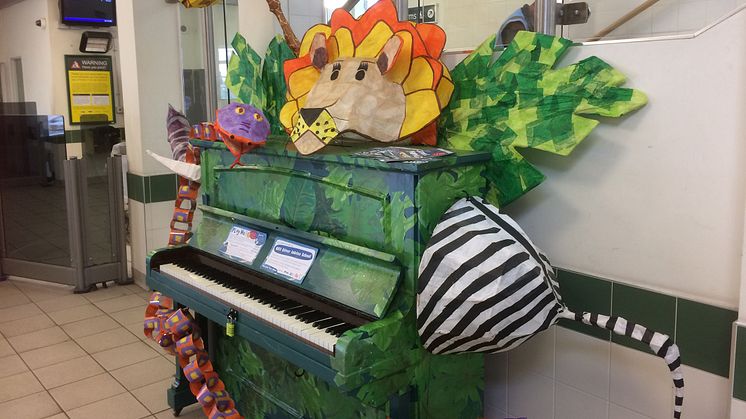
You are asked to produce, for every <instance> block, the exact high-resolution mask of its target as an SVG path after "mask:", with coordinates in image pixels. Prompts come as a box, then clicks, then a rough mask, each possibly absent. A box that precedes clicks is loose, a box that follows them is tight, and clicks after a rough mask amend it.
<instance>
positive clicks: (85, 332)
mask: <svg viewBox="0 0 746 419" xmlns="http://www.w3.org/2000/svg"><path fill="white" fill-rule="evenodd" d="M118 327H120V326H119V323H117V322H115V321H114V320H113V319H111V318H110V317H109V316H100V317H93V318H90V319H85V320H80V321H77V322H74V323H68V324H66V325H64V326H62V330H64V331H65V332H66V333H67V334H68V335H70V337H72V338H74V339H77V338H80V337H84V336H90V335H95V334H96V333H101V332H105V331H107V330H112V329H116V328H118Z"/></svg>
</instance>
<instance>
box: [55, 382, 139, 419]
mask: <svg viewBox="0 0 746 419" xmlns="http://www.w3.org/2000/svg"><path fill="white" fill-rule="evenodd" d="M125 391H126V390H125V389H124V387H122V386H121V385H120V384H119V383H118V382H117V381H116V380H115V379H114V378H112V376H110V375H109V374H106V373H104V374H99V375H96V376H93V377H89V378H86V379H84V380H80V381H75V382H72V383H70V384H66V385H64V386H60V387H57V388H53V389H52V390H49V393H50V394H51V395H52V397H54V399H55V400H57V403H58V404H59V405H60V406H62V408H63V409H64V410H65V411H69V410H72V409H75V408H76V407H80V406H84V405H86V404H89V403H93V402H97V401H99V400H103V399H108V398H109V397H112V396H116V395H117V394H121V393H124V392H125Z"/></svg>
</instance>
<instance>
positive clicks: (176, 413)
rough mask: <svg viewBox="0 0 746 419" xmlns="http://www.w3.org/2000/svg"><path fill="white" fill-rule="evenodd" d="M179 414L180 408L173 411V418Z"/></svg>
mask: <svg viewBox="0 0 746 419" xmlns="http://www.w3.org/2000/svg"><path fill="white" fill-rule="evenodd" d="M180 414H181V408H178V409H174V416H176V417H179V415H180Z"/></svg>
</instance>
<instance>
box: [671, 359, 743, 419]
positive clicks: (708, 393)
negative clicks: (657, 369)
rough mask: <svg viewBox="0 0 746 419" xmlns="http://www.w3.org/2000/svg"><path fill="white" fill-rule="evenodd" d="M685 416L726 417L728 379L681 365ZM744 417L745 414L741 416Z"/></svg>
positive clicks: (729, 398)
mask: <svg viewBox="0 0 746 419" xmlns="http://www.w3.org/2000/svg"><path fill="white" fill-rule="evenodd" d="M683 373H684V384H685V387H684V408H683V416H684V417H685V418H726V417H728V407H729V404H730V401H731V397H730V381H729V380H728V379H727V378H724V377H720V376H717V375H715V374H710V373H709V372H705V371H702V370H698V369H696V368H691V367H688V366H686V365H685V366H684V367H683ZM742 418H746V415H744V416H742Z"/></svg>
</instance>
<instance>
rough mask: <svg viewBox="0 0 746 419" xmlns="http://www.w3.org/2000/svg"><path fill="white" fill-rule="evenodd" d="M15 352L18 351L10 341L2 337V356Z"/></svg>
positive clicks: (0, 350)
mask: <svg viewBox="0 0 746 419" xmlns="http://www.w3.org/2000/svg"><path fill="white" fill-rule="evenodd" d="M14 353H16V351H14V350H13V347H12V346H10V343H8V341H7V340H5V339H3V338H0V357H6V356H8V355H13V354H14Z"/></svg>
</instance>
